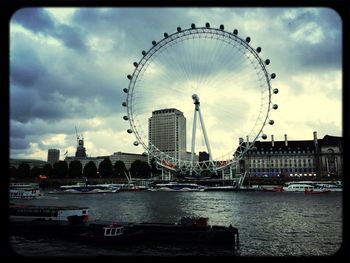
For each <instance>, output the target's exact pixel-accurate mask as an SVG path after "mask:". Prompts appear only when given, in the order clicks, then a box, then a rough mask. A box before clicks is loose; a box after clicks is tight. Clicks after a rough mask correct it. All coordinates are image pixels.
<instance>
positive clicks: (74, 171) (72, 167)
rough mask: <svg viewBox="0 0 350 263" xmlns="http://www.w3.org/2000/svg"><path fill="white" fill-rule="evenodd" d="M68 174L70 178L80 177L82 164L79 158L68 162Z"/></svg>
mask: <svg viewBox="0 0 350 263" xmlns="http://www.w3.org/2000/svg"><path fill="white" fill-rule="evenodd" d="M68 174H69V177H70V178H77V177H78V178H80V177H81V176H82V174H83V165H82V164H81V162H80V161H79V160H73V161H71V162H70V163H69V169H68Z"/></svg>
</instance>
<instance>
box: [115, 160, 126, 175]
mask: <svg viewBox="0 0 350 263" xmlns="http://www.w3.org/2000/svg"><path fill="white" fill-rule="evenodd" d="M126 171H127V169H126V167H125V163H124V162H123V161H116V162H115V163H114V173H115V175H116V176H117V177H120V178H125V174H124V172H126Z"/></svg>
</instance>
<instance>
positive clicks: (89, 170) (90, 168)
mask: <svg viewBox="0 0 350 263" xmlns="http://www.w3.org/2000/svg"><path fill="white" fill-rule="evenodd" d="M84 176H85V177H86V178H91V177H97V168H96V165H95V163H94V162H93V161H90V162H88V163H87V164H86V165H85V166H84Z"/></svg>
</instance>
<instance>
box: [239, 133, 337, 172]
mask: <svg viewBox="0 0 350 263" xmlns="http://www.w3.org/2000/svg"><path fill="white" fill-rule="evenodd" d="M240 140H242V138H241V139H240ZM243 143H244V144H247V143H249V142H243ZM237 168H238V171H239V172H244V171H248V173H249V174H250V176H252V177H254V176H257V177H261V176H264V177H272V176H288V177H315V176H317V177H319V176H336V177H338V178H341V177H342V175H343V147H342V137H337V136H330V135H325V136H324V137H323V138H322V139H318V138H317V132H314V133H313V140H293V141H289V140H288V138H287V134H285V135H284V140H283V141H275V140H274V136H273V135H271V141H269V142H268V141H267V142H265V141H264V142H262V141H256V142H255V143H254V147H253V149H251V150H249V151H248V152H247V153H246V155H245V157H244V158H243V160H241V161H240V162H239V164H238V167H237Z"/></svg>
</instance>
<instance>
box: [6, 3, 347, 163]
mask: <svg viewBox="0 0 350 263" xmlns="http://www.w3.org/2000/svg"><path fill="white" fill-rule="evenodd" d="M206 22H209V23H210V25H211V27H216V28H218V27H219V26H220V25H221V24H223V25H225V30H227V31H229V32H232V31H233V29H238V31H239V33H238V35H239V36H240V37H242V38H243V39H245V37H246V36H250V37H251V39H252V41H251V42H250V45H251V46H252V47H254V48H256V47H257V46H261V47H262V52H261V53H260V55H261V58H262V59H264V60H265V59H267V58H268V59H270V60H271V64H270V65H269V66H268V67H267V70H268V72H269V73H272V72H274V73H276V75H277V77H276V79H274V80H272V81H271V86H272V88H278V89H279V93H278V94H277V95H274V96H272V102H273V103H276V104H278V105H279V108H278V110H276V111H274V110H272V111H271V114H270V116H269V118H270V119H273V120H274V121H275V124H274V125H273V126H270V125H268V126H266V128H264V133H266V134H267V135H268V136H269V138H270V135H271V134H273V135H274V136H275V140H283V136H284V134H288V139H290V140H308V139H312V136H313V134H312V133H313V131H317V132H318V137H319V138H322V137H323V136H324V135H326V134H328V135H334V136H341V135H342V97H341V96H342V83H341V79H342V68H341V58H342V46H341V43H342V39H341V36H342V24H341V19H340V17H339V16H338V14H337V13H336V12H335V11H333V10H331V9H327V8H172V7H168V8H25V9H20V10H18V11H17V12H16V13H15V14H14V15H13V16H12V19H11V21H10V157H11V158H31V159H41V160H46V159H47V150H48V149H50V148H57V149H60V150H61V159H63V158H64V156H63V154H64V152H65V151H68V155H69V156H71V155H74V154H75V149H76V134H75V126H77V129H78V133H79V134H82V135H83V136H84V140H85V146H86V148H87V154H88V155H89V156H100V155H111V154H113V152H117V151H123V152H133V153H142V152H143V151H144V150H143V148H141V146H138V147H135V146H133V142H134V141H135V137H134V135H133V134H127V133H126V130H127V129H128V128H129V124H128V122H126V121H124V120H123V118H122V117H123V116H124V115H125V112H126V108H124V107H122V102H123V101H125V98H126V96H125V95H126V94H125V93H124V92H123V88H127V87H128V85H129V80H128V79H127V78H126V76H127V75H128V74H132V73H133V71H134V69H135V67H134V66H133V62H135V61H136V62H138V61H140V59H141V58H142V55H141V51H142V50H146V51H147V50H149V49H150V48H151V47H152V43H151V42H152V41H153V40H156V41H160V40H161V39H162V38H163V33H164V32H168V33H169V34H171V33H174V32H176V28H177V27H178V26H180V27H181V28H183V29H186V28H189V27H190V25H191V23H195V24H196V26H197V27H200V26H204V25H205V23H206ZM205 41H206V40H203V41H198V39H197V40H194V41H193V43H194V45H192V44H191V45H192V46H191V47H188V49H187V52H188V55H186V52H185V49H183V51H184V52H183V54H185V55H182V57H181V56H180V55H179V56H178V55H174V54H177V52H176V48H177V47H176V45H175V47H172V48H168V49H167V50H165V51H164V52H163V53H160V55H159V56H158V57H156V58H155V59H154V61H153V62H152V63H151V64H150V66H149V68H148V69H147V71H146V72H145V74H144V76H143V79H142V82H140V83H141V84H139V85H138V89H136V90H135V101H136V106H135V109H136V113H137V114H138V117H136V119H137V120H140V123H139V125H140V127H141V128H142V127H143V130H144V132H145V134H147V126H146V124H147V118H148V117H150V116H151V111H152V110H155V109H159V108H165V107H169V108H170V107H175V108H179V110H181V111H183V112H184V115H185V117H186V119H187V146H188V147H187V150H188V151H190V139H191V138H190V134H191V128H192V120H193V104H192V100H191V94H193V93H198V95H199V97H200V99H201V107H202V113H203V117H204V121H205V125H206V128H207V133H208V136H209V141H210V142H211V145H212V148H213V149H212V150H213V151H215V152H216V154H217V155H220V154H221V153H225V152H226V151H229V149H233V148H234V146H232V145H233V143H236V142H238V137H244V138H245V136H246V135H248V134H249V132H250V131H251V128H252V127H253V126H254V120H255V119H256V117H257V114H258V111H259V107H260V106H259V105H260V100H261V97H260V96H261V93H260V91H258V90H255V91H254V90H253V88H254V85H258V86H259V85H260V84H259V83H258V82H256V81H255V78H256V72H254V70H252V69H251V68H249V65H250V64H249V63H248V64H247V65H248V66H245V65H246V61H249V60H246V61H245V60H244V59H242V58H244V57H242V56H240V57H237V59H236V58H235V57H232V59H231V57H230V56H231V53H230V50H229V49H228V48H227V46H226V47H225V46H224V45H223V44H222V43H221V44H215V45H213V46H209V45H208V46H207V45H206V44H205ZM184 42H185V41H184ZM181 45H182V44H181ZM183 48H187V47H185V46H184V47H183ZM191 48H192V49H191ZM232 48H234V47H232ZM232 56H233V55H232ZM204 58H205V59H206V60H205V61H212V62H208V63H207V64H210V65H212V68H214V69H215V70H213V71H210V73H209V71H208V70H209V69H208V68H207V66H205V65H204V64H200V62H198V63H196V61H200V59H203V61H204ZM239 58H241V59H242V61H239ZM223 61H225V63H223ZM232 61H236V62H235V63H233V62H232ZM186 63H187V64H186ZM207 64H206V65H207ZM230 67H231V68H230ZM229 70H230V73H232V72H235V73H239V74H236V76H237V75H238V76H241V77H240V78H238V77H236V78H226V77H227V75H225V74H227V71H229ZM181 74H182V75H183V76H185V75H186V76H187V77H186V78H185V77H183V78H182V77H181ZM232 75H234V74H232ZM232 75H230V76H232ZM188 76H191V77H188ZM225 76H226V77H225ZM192 77H193V79H192ZM195 78H197V80H201V81H202V80H203V78H207V79H208V82H206V84H203V85H200V86H196V84H194V83H193V82H192V80H193V81H194V80H195ZM180 80H181V82H180ZM201 83H202V82H201ZM232 87H233V88H232ZM164 94H167V95H166V96H165V95H164ZM177 95H178V97H176V96H177ZM174 98H176V99H174ZM187 98H188V99H187ZM180 102H181V103H182V104H181V103H180ZM197 134H198V135H199V136H201V134H200V132H199V131H197ZM197 142H198V143H199V145H198V147H197V149H198V150H200V149H201V147H202V146H203V139H202V140H201V139H200V137H198V139H197ZM200 144H202V146H201V145H200ZM224 146H225V147H224Z"/></svg>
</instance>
